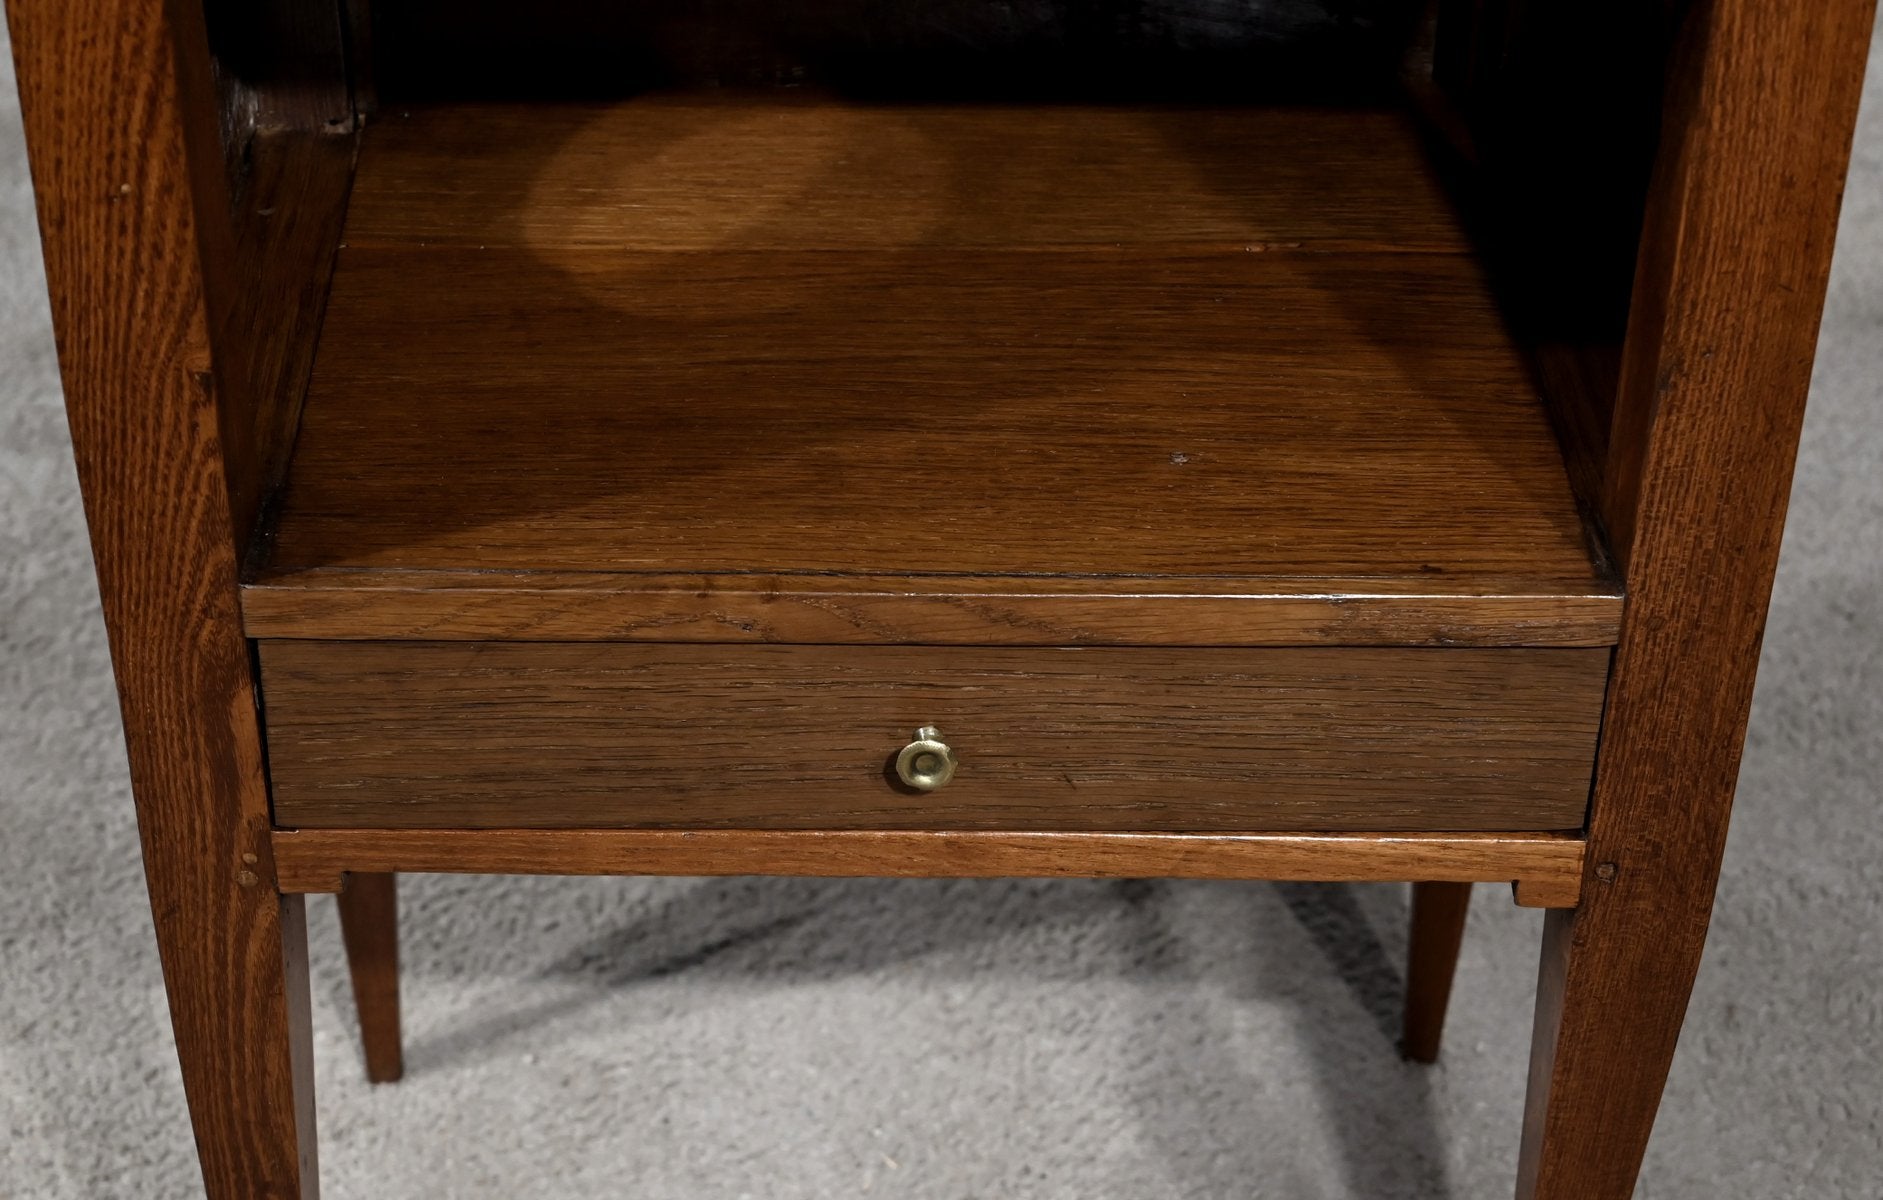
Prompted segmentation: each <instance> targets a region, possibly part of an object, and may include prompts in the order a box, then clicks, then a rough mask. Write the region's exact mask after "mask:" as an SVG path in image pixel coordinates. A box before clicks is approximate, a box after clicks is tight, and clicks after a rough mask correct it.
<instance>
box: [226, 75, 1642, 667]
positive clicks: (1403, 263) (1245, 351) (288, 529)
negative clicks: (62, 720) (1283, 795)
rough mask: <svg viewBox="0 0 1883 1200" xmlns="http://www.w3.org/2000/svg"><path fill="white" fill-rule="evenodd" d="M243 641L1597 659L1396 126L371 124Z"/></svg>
mask: <svg viewBox="0 0 1883 1200" xmlns="http://www.w3.org/2000/svg"><path fill="white" fill-rule="evenodd" d="M258 562H259V566H258V568H257V570H256V571H255V572H254V573H253V576H252V578H251V580H250V581H249V583H248V585H247V587H246V589H245V612H246V621H247V624H248V628H249V631H250V633H251V634H253V635H255V636H270V637H273V636H285V637H323V638H356V637H412V636H424V637H427V638H453V637H477V638H529V637H553V638H573V639H581V638H609V639H632V638H637V637H644V638H659V639H662V640H708V641H726V640H741V639H771V640H782V641H792V640H797V641H832V642H843V641H892V642H988V643H999V642H1027V643H1046V644H1051V643H1075V642H1126V643H1130V642H1137V643H1153V644H1154V643H1163V644H1234V643H1244V644H1289V643H1296V644H1308V643H1316V642H1344V643H1349V644H1364V643H1400V644H1423V643H1432V644H1458V643H1466V644H1479V645H1600V644H1606V643H1607V642H1609V641H1611V640H1612V639H1613V635H1614V629H1615V624H1616V621H1617V620H1618V617H1619V610H1620V599H1619V593H1618V589H1617V587H1616V585H1615V584H1614V583H1613V582H1612V580H1611V579H1610V577H1609V576H1608V575H1607V574H1606V573H1605V572H1604V571H1603V570H1601V569H1600V568H1599V566H1598V565H1597V564H1596V563H1595V562H1592V559H1591V551H1590V549H1589V543H1588V538H1587V534H1586V533H1585V530H1584V527H1583V524H1582V522H1581V521H1580V520H1579V518H1578V514H1577V510H1576V506H1575V504H1574V502H1573V500H1572V499H1571V495H1570V490H1569V486H1568V483H1567V481H1566V479H1565V476H1564V472H1563V467H1562V464H1561V461H1560V458H1559V455H1558V452H1557V449H1556V445H1555V442H1554V439H1553V437H1552V435H1551V433H1550V430H1549V426H1548V422H1547V420H1546V417H1545V414H1544V412H1543V409H1542V406H1541V404H1540V402H1539V400H1538V397H1537V394H1536V390H1535V386H1534V384H1533V382H1532V380H1531V377H1530V374H1529V371H1528V369H1527V367H1526V364H1525V361H1524V359H1523V356H1522V355H1521V353H1520V352H1519V350H1518V348H1517V347H1516V345H1515V344H1514V343H1513V342H1512V340H1511V338H1510V336H1509V334H1508V333H1507V332H1506V330H1505V329H1504V327H1503V325H1502V322H1501V319H1500V316H1499V313H1498V309H1497V306H1496V304H1495V302H1494V300H1493V298H1492V296H1491V293H1490V291H1489V288H1488V286H1487V284H1486V281H1485V279H1484V277H1483V274H1482V272H1481V269H1480V267H1479V264H1478V263H1477V262H1476V260H1475V259H1474V258H1473V257H1472V255H1471V253H1470V247H1469V243H1468V241H1467V239H1466V238H1465V237H1464V235H1463V233H1462V232H1461V230H1460V228H1459V224H1458V219H1457V217H1456V216H1455V215H1454V213H1453V212H1452V209H1451V208H1450V206H1449V204H1448V202H1447V200H1446V197H1445V194H1444V191H1443V189H1442V188H1441V187H1440V185H1439V183H1438V181H1437V180H1436V179H1435V178H1434V176H1433V174H1432V172H1431V171H1430V169H1429V168H1428V166H1427V165H1426V160H1425V157H1424V155H1423V153H1422V149H1421V146H1420V142H1419V138H1418V135H1417V132H1416V130H1415V129H1414V127H1413V126H1412V124H1411V123H1410V122H1409V121H1408V120H1407V119H1406V118H1404V117H1403V116H1401V115H1398V114H1395V113H1391V112H1373V111H1333V110H1311V109H1247V110H1227V109H1226V110H1178V109H1156V108H1115V107H1114V108H1104V107H1037V106H1029V107H999V106H981V107H940V106H929V107H859V106H853V105H844V104H838V103H833V102H822V101H817V100H803V99H798V100H787V101H780V100H775V99H767V100H754V99H749V98H748V99H738V98H733V99H723V100H689V99H662V100H643V101H635V102H631V103H624V104H619V105H612V106H603V107H570V106H522V105H518V106H508V107H504V106H477V107H451V108H436V109H426V110H419V111H414V112H412V113H410V114H402V113H397V112H394V113H390V114H387V116H386V118H385V119H383V120H382V121H381V122H380V123H379V124H378V125H376V126H374V127H372V128H370V129H369V130H368V132H367V135H366V138H365V145H364V149H363V152H362V155H361V159H360V162H359V166H358V172H357V179H356V183H355V187H354V193H353V198H352V205H351V210H350V212H349V214H348V217H347V223H346V232H345V235H344V247H343V249H342V250H341V253H340V257H339V263H338V266H337V268H336V271H335V275H334V281H333V286H332V292H331V296H330V299H329V304H328V313H327V319H326V325H325V329H324V331H323V333H322V337H321V342H320V347H319V350H318V354H317V357H316V362H315V367H314V371H313V377H312V382H311V385H310V388H309V392H308V397H307V402H306V407H305V412H304V415H303V419H302V426H301V431H300V435H299V440H298V443H297V446H296V450H295V455H294V460H293V464H292V469H291V472H290V476H289V482H288V486H287V488H286V490H285V494H284V496H283V498H282V500H281V503H280V504H279V505H278V509H277V512H276V515H275V523H274V525H273V528H272V529H271V530H270V531H269V538H268V541H267V543H266V546H265V554H264V555H263V556H262V557H261V558H260V559H259V560H258Z"/></svg>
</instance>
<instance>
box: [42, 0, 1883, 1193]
mask: <svg viewBox="0 0 1883 1200" xmlns="http://www.w3.org/2000/svg"><path fill="white" fill-rule="evenodd" d="M1048 7H1050V8H1051V9H1052V13H1056V14H1057V15H1056V16H1051V15H1050V14H1049V17H1039V18H1038V20H1039V21H1040V22H1042V23H1041V24H1039V25H1038V26H1037V27H1031V26H1029V27H1027V28H1025V29H1019V31H1018V32H1016V31H1015V30H1016V29H1017V28H1018V26H1016V25H1015V24H1014V23H1015V22H1020V21H1021V20H1022V16H1020V15H1015V14H1018V13H1021V11H1022V10H1020V9H1013V10H1012V11H1011V12H1009V11H1008V10H1007V9H1004V8H1003V9H1002V12H1004V13H1007V16H1006V17H1003V18H1002V20H1003V21H1006V22H1007V23H1006V24H1005V25H1003V24H1001V22H1000V21H993V22H991V23H990V21H989V20H988V19H985V14H984V13H983V11H982V9H980V8H977V7H976V6H975V5H973V4H971V3H966V2H964V0H927V2H926V3H923V4H918V3H913V2H911V3H909V4H902V5H898V4H893V3H883V4H873V5H865V4H847V3H845V2H844V0H801V2H800V3H796V4H763V5H760V4H746V5H739V4H727V5H718V6H705V7H701V6H694V5H687V4H680V3H677V2H675V0H655V2H652V3H649V4H647V5H633V6H629V5H604V4H594V5H582V4H558V5H544V6H540V7H538V6H528V5H514V4H503V3H498V2H497V0H467V2H455V3H446V2H445V0H251V2H244V3H236V2H233V0H227V2H225V0H206V2H205V3H202V4H198V3H195V2H194V0H86V2H83V3H80V2H77V0H8V4H7V14H8V17H9V20H10V21H11V24H12V33H13V46H14V51H15V54H16V55H17V58H18V67H19V81H20V89H21V94H22V100H23V104H24V111H25V119H26V127H27V133H28V142H29V147H30V151H31V158H32V168H33V175H34V182H35V185H36V188H37V195H38V207H39V218H40V224H41V230H42V233H43V236H44V241H45V252H46V262H47V274H48V279H49V282H50V286H51V292H52V303H53V313H54V319H55V325H56V330H57V335H58V345H59V357H60V365H61V369H62V371H63V375H64V381H65V389H66V396H67V403H68V405H69V409H70V418H71V426H72V433H73V439H74V442H75V444H76V449H77V457H78V467H79V473H80V480H81V483H82V486H83V489H84V496H85V503H86V511H87V516H88V518H89V522H90V527H91V535H92V542H93V550H94V554H95V557H96V560H97V568H98V574H99V578H100V582H101V590H102V594H103V599H104V607H105V616H106V621H107V625H108V627H109V630H110V637H111V646H112V653H113V659H114V663H115V667H116V671H117V678H118V684H119V688H120V693H121V697H122V702H123V708H124V721H125V727H126V733H127V737H128V739H129V748H130V761H131V766H132V774H133V783H134V787H135V792H136V796H137V805H138V814H139V823H140V828H141V831H142V838H143V849H144V859H145V865H146V870H147V875H148V881H149V888H150V896H151V904H152V909H153V912H154V913H155V917H156V925H157V932H158V938H159V941H160V944H161V950H162V959H163V965H164V976H165V981H166V985H167V987H168V991H169V998H170V1005H171V1011H172V1016H173V1021H174V1024H175V1030H176V1040H177V1046H178V1051H179V1054H180V1056H181V1059H182V1065H183V1077H184V1082H185V1086H186V1089H187V1092H188V1097H189V1103H190V1110H191V1116H192V1118H193V1121H194V1126H195V1131H196V1138H197V1144H198V1148H199V1151H200V1156H201V1161H202V1169H203V1176H204V1179H205V1181H206V1184H207V1188H208V1192H209V1195H210V1196H212V1197H215V1198H216V1200H225V1198H227V1200H236V1198H240V1200H252V1198H256V1197H309V1196H312V1195H314V1193H315V1190H316V1174H317V1172H316V1169H315V1165H314V1147H315V1136H314V1128H313V1121H312V1113H313V1104H312V1096H311V1087H312V1069H311V1062H310V1057H311V1049H310V1039H309V1032H308V985H307V980H306V975H305V963H304V953H303V951H304V941H305V928H304V921H303V908H302V897H303V895H304V894H306V893H310V892H337V893H339V895H340V907H341V913H342V921H343V925H344V932H345V935H346V940H347V947H348V953H349V959H350V962H351V966H352V969H353V973H354V985H355V992H356V996H357V998H358V1000H359V1007H360V1013H361V1019H362V1022H363V1026H364V1029H365V1039H364V1041H365V1045H366V1048H367V1059H368V1062H367V1069H368V1072H369V1074H371V1075H372V1076H373V1077H374V1078H376V1079H392V1078H396V1077H397V1076H398V1074H399V1072H400V1047H399V1027H398V984H397V946H396V933H395V917H394V911H395V908H394V885H393V881H394V877H395V875H396V873H397V872H401V871H408V872H410V871H433V872H436V871H471V872H538V873H560V874H677V875H701V874H735V873H759V874H787V875H788V874H801V875H833V876H837V875H855V876H1014V875H1021V876H1054V875H1058V876H1091V877H1107V876H1173V877H1192V878H1234V879H1312V880H1400V881H1405V882H1408V883H1411V884H1413V885H1414V889H1415V892H1414V909H1413V913H1414V915H1413V926H1414V927H1413V933H1412V970H1411V973H1410V976H1411V977H1410V980H1409V986H1408V1000H1407V1014H1406V1051H1407V1053H1408V1054H1410V1055H1411V1056H1412V1057H1414V1058H1418V1059H1424V1060H1430V1059H1431V1058H1433V1057H1434V1056H1435V1055H1436V1054H1437V1051H1438V1040H1439V1030H1440V1027H1441V1024H1442V1021H1443V1017H1444V1009H1445V1003H1446V998H1447V995H1448V993H1449V990H1450V979H1451V971H1452V964H1453V962H1454V960H1455V957H1456V953H1457V948H1458V939H1459V937H1460V935H1461V932H1462V927H1463V921H1464V910H1465V901H1466V898H1467V896H1468V894H1469V889H1470V888H1471V886H1472V885H1473V884H1474V883H1485V882H1491V883H1498V884H1503V885H1509V886H1512V888H1513V897H1514V901H1515V902H1516V903H1518V904H1525V905H1533V906H1539V907H1543V908H1546V909H1548V910H1549V915H1548V920H1547V925H1546V933H1545V937H1544V944H1543V948H1542V966H1541V973H1540V977H1539V988H1538V1002H1537V1012H1536V1031H1535V1041H1534V1048H1533V1051H1532V1058H1531V1064H1530V1075H1529V1101H1528V1112H1527V1114H1526V1118H1525V1122H1524V1141H1523V1149H1522V1156H1521V1168H1520V1176H1519V1179H1518V1181H1517V1185H1516V1187H1517V1194H1518V1195H1519V1196H1521V1197H1529V1198H1533V1200H1620V1198H1621V1197H1625V1196H1627V1195H1629V1194H1630V1192H1631V1191H1632V1189H1633V1185H1634V1179H1635V1175H1636V1171H1637V1169H1638V1167H1639V1165H1640V1162H1641V1158H1642V1154H1643V1151H1644V1149H1645V1146H1646V1143H1647V1140H1648V1134H1649V1130H1650V1127H1651V1125H1652V1123H1653V1118H1654V1113H1655V1108H1656V1106H1657V1104H1658V1102H1659V1098H1660V1093H1661V1089H1662V1085H1663V1082H1664V1080H1665V1077H1666V1073H1667V1069H1668V1064H1669V1061H1670V1059H1671V1057H1672V1055H1673V1052H1674V1047H1675V1042H1676V1039H1677V1035H1678V1033H1679V1030H1680V1025H1681V1021H1682V1015H1683V1011H1684V1009H1685V1006H1686V1002H1687V996H1688V992H1689V989H1690V986H1691V984H1692V981H1693V978H1694V973H1695V971H1696V968H1697V966H1698V962H1699V957H1700V953H1701V946H1702V943H1703V941H1704V939H1705V934H1706V927H1707V919H1708V914H1709V910H1710V908H1711V903H1712V894H1713V888H1714V883H1715V880H1716V877H1717V874H1718V867H1719V859H1720V853H1721V848H1722V844H1723V840H1724V837H1725V832H1726V825H1727V817H1728V812H1729V809H1730V806H1731V801H1732V794H1733V787H1734V779H1735V775H1736V772H1737V767H1738V761H1739V751H1740V744H1741V739H1742V736H1743V733H1744V726H1745V720H1746V716H1747V710H1748V706H1749V703H1750V697H1751V694H1752V684H1753V673H1754V669H1755V666H1756V663H1757V658H1758V648H1759V640H1760V635H1761V630H1762V625H1763V621H1764V617H1765V610H1766V602H1767V593H1768V589H1769V587H1770V584H1771V578H1772V571H1773V566H1774V561H1775V558H1776V555H1777V550H1778V543H1779V534H1780V529H1781V526H1782V523H1783V516H1784V508H1785V502H1786V497H1787V492H1788V487H1789V482H1790V477H1791V465H1792V458H1793V452H1794V447H1795V444H1796V441H1797V434H1798V427H1799V421H1800V416H1801V413H1802V409H1803V403H1804V396H1805V390H1806V384H1807V380H1808V378H1809V374H1810V369H1811V364H1812V356H1813V351H1814V345H1815V337H1816V330H1817V323H1818V318H1819V311H1820V307H1821V303H1822V298H1823V291H1824V287H1825V278H1826V273H1827V270H1828V265H1829V261H1830V254H1831V241H1832V235H1833V231H1834V229H1835V225H1836V220H1837V216H1838V208H1839V199H1840V189H1841V186H1842V180H1843V173H1844V167H1845V160H1846V156H1847V153H1848V146H1849V140H1850V136H1851V130H1852V125H1853V122H1854V117H1855V109H1856V105H1857V97H1858V92H1859V88H1860V81H1861V76H1862V72H1863V67H1864V61H1865V55H1866V50H1867V47H1868V42H1869V30H1870V22H1871V19H1872V15H1873V14H1872V5H1871V3H1870V0H1817V2H1815V3H1809V4H1804V3H1780V2H1777V0H1660V2H1644V0H1627V2H1621V0H1593V2H1591V0H1581V2H1578V3H1569V2H1568V0H1432V2H1431V3H1425V4H1421V3H1418V2H1416V0H1403V2H1400V0H1327V3H1326V4H1325V5H1324V7H1325V9H1326V12H1325V14H1324V19H1317V20H1313V21H1309V20H1307V19H1306V18H1302V19H1301V20H1299V21H1297V22H1296V24H1294V25H1290V26H1288V27H1287V28H1280V27H1270V26H1266V25H1262V24H1261V23H1262V22H1264V21H1269V20H1271V19H1272V18H1271V17H1270V16H1264V15H1263V14H1264V12H1265V11H1266V10H1264V9H1263V8H1262V6H1259V5H1258V6H1251V12H1250V16H1249V20H1250V22H1252V25H1251V28H1250V29H1249V30H1247V31H1244V32H1245V33H1246V34H1247V36H1242V35H1241V34H1235V33H1234V31H1232V33H1231V34H1224V33H1222V30H1221V28H1220V22H1218V25H1217V26H1213V27H1212V29H1214V30H1215V32H1214V33H1213V34H1212V36H1216V37H1217V39H1218V40H1217V42H1216V43H1215V44H1211V45H1207V46H1205V47H1204V48H1203V49H1202V50H1198V49H1197V46H1198V40H1197V39H1198V37H1200V36H1201V35H1200V34H1197V33H1196V31H1195V30H1191V31H1189V32H1187V33H1186V32H1185V31H1183V30H1176V31H1175V32H1173V31H1172V30H1171V29H1168V28H1159V27H1155V21H1154V20H1153V19H1152V17H1151V16H1150V15H1147V14H1148V13H1149V12H1150V10H1148V9H1146V8H1144V7H1143V6H1140V5H1135V4H1131V3H1126V2H1123V0H1092V2H1091V3H1089V4H1080V3H1077V2H1076V0H1075V2H1070V3H1068V4H1067V5H1064V6H1056V7H1055V6H1048ZM1296 7H1297V8H1303V9H1304V10H1305V6H1296ZM1028 11H1030V10H1028ZM1041 11H1045V10H1044V9H1042V10H1041ZM976 14H981V15H976ZM1009 18H1011V19H1009ZM1026 19H1034V18H1032V17H1028V18H1026ZM977 21H978V22H980V23H979V24H975V22H977ZM951 22H952V24H951ZM996 26H998V27H996ZM938 29H940V30H944V31H952V32H950V33H949V36H946V37H940V38H939V39H938V38H937V37H935V36H934V31H935V30H938ZM962 30H967V31H968V33H970V34H972V36H967V35H963V36H954V34H955V33H960V32H961V31H962ZM1179 35H1181V36H1179ZM1192 35H1195V36H1192Z"/></svg>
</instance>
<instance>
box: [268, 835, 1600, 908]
mask: <svg viewBox="0 0 1883 1200" xmlns="http://www.w3.org/2000/svg"><path fill="white" fill-rule="evenodd" d="M274 840H275V857H276V862H277V863H278V864H279V865H280V869H281V877H280V879H281V887H282V890H284V891H287V892H333V891H338V890H339V889H340V887H341V885H342V882H343V880H344V878H345V876H346V874H347V873H348V872H357V871H370V872H388V871H400V872H470V873H479V874H496V875H542V874H551V875H745V874H785V875H821V876H850V877H874V878H898V877H900V878H908V877H923V878H929V877H948V878H987V879H992V878H1004V877H1012V876H1021V877H1054V876H1059V877H1078V878H1087V879H1119V878H1125V879H1133V878H1146V877H1152V878H1171V879H1281V880H1312V881H1334V882H1339V881H1361V880H1408V879H1437V880H1452V881H1458V882H1470V881H1476V882H1505V881H1514V882H1515V883H1516V891H1517V902H1518V903H1519V904H1524V905H1529V906H1532V907H1537V908H1558V907H1566V906H1573V905H1574V904H1575V903H1576V897H1577V894H1578V890H1579V889H1580V887H1581V881H1582V842H1581V840H1580V839H1578V838H1575V837H1570V836H1567V835H1563V834H1551V833H1532V834H1469V833H1460V834H1438V833H1423V834H1421V833H1404V834H1394V833H1354V834H1335V833H1323V834H1280V833H1271V834H1200V833H1002V832H977V831H964V830H954V831H940V832H934V831H931V832H894V831H882V830H870V831H859V830H835V831H832V830H811V831H776V830H772V831H766V830H698V831H686V830H649V829H406V830H396V829H282V830H277V831H276V832H275V835H274Z"/></svg>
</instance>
